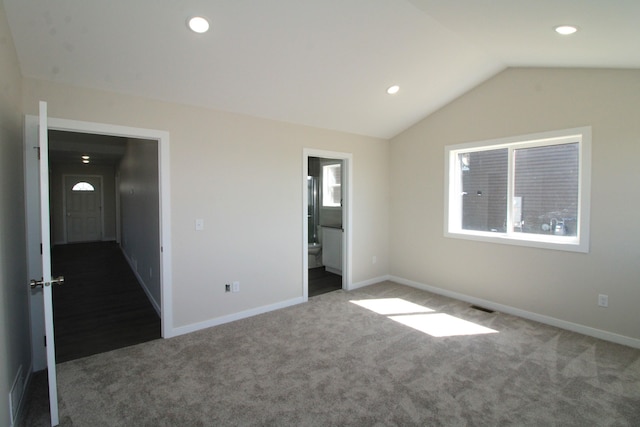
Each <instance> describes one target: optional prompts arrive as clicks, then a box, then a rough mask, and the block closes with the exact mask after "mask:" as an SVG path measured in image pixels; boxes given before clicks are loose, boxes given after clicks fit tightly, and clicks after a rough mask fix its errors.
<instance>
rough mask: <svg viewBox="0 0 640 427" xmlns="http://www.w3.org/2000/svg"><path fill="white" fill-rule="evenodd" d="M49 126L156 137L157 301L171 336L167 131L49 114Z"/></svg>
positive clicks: (164, 329) (166, 333) (164, 332)
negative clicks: (57, 117)
mask: <svg viewBox="0 0 640 427" xmlns="http://www.w3.org/2000/svg"><path fill="white" fill-rule="evenodd" d="M48 129H52V130H60V131H68V132H80V133H91V134H98V135H110V136H119V137H125V138H134V139H150V140H156V141H158V174H159V182H158V185H159V187H160V188H159V193H160V206H159V215H160V230H159V233H160V248H158V250H159V253H160V269H161V273H160V280H161V285H160V289H161V296H160V300H161V301H160V305H161V313H162V315H161V316H160V317H161V319H162V320H161V321H162V336H163V337H164V338H170V337H172V336H174V334H175V331H174V328H173V295H172V270H171V192H170V182H171V181H170V174H169V172H170V167H169V155H170V150H169V132H167V131H162V130H156V129H145V128H134V127H130V126H119V125H111V124H104V123H94V122H83V121H77V120H67V119H56V118H49V124H48Z"/></svg>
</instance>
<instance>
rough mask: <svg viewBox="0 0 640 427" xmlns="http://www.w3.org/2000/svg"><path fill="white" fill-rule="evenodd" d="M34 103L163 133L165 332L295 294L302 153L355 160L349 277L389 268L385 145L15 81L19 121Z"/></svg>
mask: <svg viewBox="0 0 640 427" xmlns="http://www.w3.org/2000/svg"><path fill="white" fill-rule="evenodd" d="M38 100H45V101H47V102H48V103H49V115H50V116H51V117H55V118H64V119H73V120H83V121H92V122H101V123H109V124H117V125H125V126H133V127H139V128H151V129H159V130H166V131H169V133H170V147H171V148H170V153H171V159H170V162H171V167H170V174H171V206H172V207H171V232H172V240H173V241H172V247H173V265H172V268H173V302H174V326H175V327H179V326H185V325H190V324H193V323H196V322H203V321H208V320H210V319H215V318H217V317H220V316H225V315H230V314H233V313H238V312H241V311H244V310H251V309H255V308H258V307H261V306H265V305H269V304H276V303H279V302H282V301H286V300H290V299H294V298H298V297H301V296H302V262H303V261H302V260H303V254H302V253H301V252H302V251H301V246H302V232H303V230H302V227H303V222H302V221H303V210H302V206H303V201H302V187H303V184H304V182H305V181H303V177H302V150H303V147H309V148H314V149H321V150H330V151H340V152H348V153H352V154H353V165H354V166H353V170H354V176H353V192H354V194H353V207H352V208H353V209H352V210H353V230H352V231H353V270H352V279H353V282H354V283H358V282H362V281H366V280H370V279H373V278H376V277H380V276H383V275H385V274H386V273H387V272H388V263H387V259H388V241H387V236H388V224H389V222H388V201H389V170H388V153H389V151H388V142H387V141H385V140H380V139H375V138H370V137H363V136H356V135H351V134H345V133H340V132H334V131H329V130H320V129H315V128H310V127H304V126H297V125H291V124H285V123H280V122H274V121H268V120H261V119H256V118H250V117H247V116H242V115H236V114H229V113H224V112H218V111H213V110H208V109H203V108H196V107H187V106H181V105H176V104H169V103H163V102H155V101H150V100H145V99H142V98H137V97H130V96H125V95H120V94H116V93H109V92H101V91H95V90H88V89H81V88H77V87H71V86H64V85H59V84H55V83H51V82H44V81H37V80H31V79H25V81H24V105H25V109H26V113H27V114H34V113H35V112H36V108H37V102H38ZM196 218H202V219H204V224H205V225H204V231H200V232H196V231H195V230H194V220H195V219H196ZM374 255H375V256H377V263H376V264H373V263H372V256H374ZM304 256H305V257H306V256H307V255H306V253H305V254H304ZM231 281H239V282H240V289H241V291H240V292H239V293H228V294H225V293H224V284H225V283H229V282H231Z"/></svg>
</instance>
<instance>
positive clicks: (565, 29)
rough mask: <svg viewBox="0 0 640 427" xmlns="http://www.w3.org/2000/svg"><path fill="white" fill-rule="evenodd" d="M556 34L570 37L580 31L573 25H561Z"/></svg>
mask: <svg viewBox="0 0 640 427" xmlns="http://www.w3.org/2000/svg"><path fill="white" fill-rule="evenodd" d="M555 30H556V33H558V34H562V35H563V36H568V35H569V34H573V33H575V32H576V31H578V28H577V27H574V26H573V25H559V26H557V27H556V28H555Z"/></svg>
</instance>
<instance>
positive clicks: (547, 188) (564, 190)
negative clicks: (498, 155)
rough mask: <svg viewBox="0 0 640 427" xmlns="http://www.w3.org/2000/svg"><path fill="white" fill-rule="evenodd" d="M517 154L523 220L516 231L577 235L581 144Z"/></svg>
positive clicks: (517, 191) (517, 185)
mask: <svg viewBox="0 0 640 427" xmlns="http://www.w3.org/2000/svg"><path fill="white" fill-rule="evenodd" d="M514 156H515V158H514V161H515V186H514V196H515V197H516V198H520V199H519V200H520V209H521V220H522V222H521V228H518V227H517V226H516V227H515V228H514V230H515V231H522V232H524V233H532V234H551V235H561V236H576V235H577V229H576V227H577V217H578V185H579V181H578V143H577V142H576V143H572V144H562V145H552V146H548V147H536V148H523V149H517V150H514ZM515 200H517V199H515ZM515 200H514V201H515ZM517 219H518V218H516V216H515V215H514V222H516V221H517Z"/></svg>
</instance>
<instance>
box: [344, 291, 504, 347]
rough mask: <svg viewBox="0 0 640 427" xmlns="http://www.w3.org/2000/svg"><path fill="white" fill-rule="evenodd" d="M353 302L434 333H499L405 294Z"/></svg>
mask: <svg viewBox="0 0 640 427" xmlns="http://www.w3.org/2000/svg"><path fill="white" fill-rule="evenodd" d="M350 302H351V303H353V304H356V305H359V306H360V307H363V308H366V309H368V310H371V311H373V312H374V313H378V314H381V315H383V316H386V317H387V318H388V319H391V320H393V321H395V322H398V323H401V324H403V325H405V326H408V327H410V328H413V329H415V330H417V331H420V332H423V333H425V334H428V335H431V336H432V337H438V338H439V337H452V336H461V335H481V334H496V333H498V331H496V330H495V329H491V328H487V327H486V326H482V325H478V324H477V323H473V322H470V321H468V320H464V319H460V318H459V317H455V316H451V315H449V314H446V313H436V312H435V310H433V309H430V308H427V307H424V306H422V305H419V304H415V303H412V302H410V301H406V300H404V299H402V298H379V299H365V300H352V301H350Z"/></svg>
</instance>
